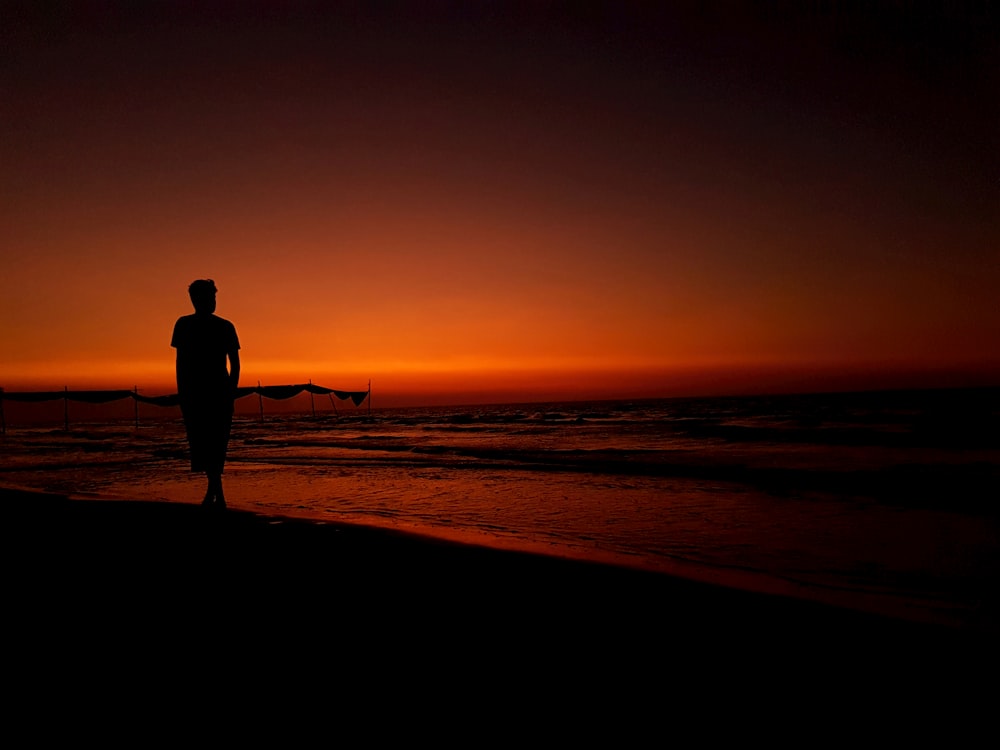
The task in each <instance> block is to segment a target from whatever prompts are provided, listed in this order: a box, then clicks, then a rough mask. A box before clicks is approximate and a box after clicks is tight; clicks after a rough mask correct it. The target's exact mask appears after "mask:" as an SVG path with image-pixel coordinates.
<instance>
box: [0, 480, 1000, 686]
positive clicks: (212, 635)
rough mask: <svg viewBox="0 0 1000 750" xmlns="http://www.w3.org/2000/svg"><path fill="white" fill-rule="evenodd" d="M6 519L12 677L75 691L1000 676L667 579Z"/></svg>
mask: <svg viewBox="0 0 1000 750" xmlns="http://www.w3.org/2000/svg"><path fill="white" fill-rule="evenodd" d="M0 501H2V503H3V509H4V510H3V513H4V517H5V519H6V523H5V524H4V548H5V552H6V557H7V565H6V566H5V567H6V573H7V580H8V585H7V597H6V601H7V612H8V616H7V621H8V622H7V624H8V628H7V630H8V643H9V644H11V646H12V651H11V654H12V655H13V657H14V658H13V662H14V663H17V664H18V665H19V667H20V668H23V669H24V670H25V671H24V673H23V679H25V680H28V681H33V680H39V681H40V682H41V683H44V684H51V681H52V680H53V678H54V676H55V675H59V680H60V685H61V687H62V688H63V689H67V684H69V685H75V688H74V689H82V690H86V689H87V687H86V686H87V685H88V684H89V682H88V681H89V679H90V676H92V675H93V673H94V672H95V670H96V671H98V672H100V673H101V674H103V675H105V676H107V675H109V674H113V675H116V678H115V680H116V684H118V685H119V686H123V685H124V686H128V685H134V686H136V688H137V689H140V686H149V684H150V683H154V684H156V685H157V686H158V687H159V688H160V689H162V687H163V685H166V684H172V681H177V680H179V681H180V682H181V684H182V685H184V684H187V685H188V686H189V687H190V688H191V689H198V690H202V689H206V676H205V673H206V671H207V673H208V674H209V675H214V677H213V676H210V677H208V678H207V683H209V684H210V683H212V682H213V681H216V680H222V681H224V682H225V683H226V684H227V685H230V686H233V685H235V686H236V687H242V688H244V689H250V688H249V686H250V685H257V686H258V688H259V689H266V690H269V691H273V690H277V689H279V688H280V686H282V685H284V686H286V689H288V690H296V691H301V690H307V689H309V688H308V686H309V685H317V686H319V688H321V689H322V688H323V687H324V686H326V687H329V686H330V685H331V681H332V684H335V685H338V686H340V687H343V686H344V685H353V686H354V687H355V688H357V689H358V690H376V691H378V693H379V695H380V696H382V698H380V699H383V698H385V695H386V694H387V693H394V694H397V695H398V694H399V693H398V692H397V691H400V690H404V692H405V691H413V690H415V691H416V692H415V693H412V697H413V699H419V698H427V694H426V692H425V691H427V690H433V691H439V692H438V693H435V694H439V693H440V691H442V690H444V691H446V693H444V694H447V695H449V696H450V699H455V698H464V699H471V698H472V697H473V696H475V695H482V694H483V691H484V690H487V691H496V690H499V689H501V686H504V685H509V684H510V683H512V682H513V683H515V684H516V686H517V687H516V695H517V696H519V697H518V699H517V700H526V699H527V696H535V697H536V698H537V697H538V696H554V695H560V696H564V697H565V696H566V695H567V694H575V695H586V696H588V697H589V699H590V700H598V696H603V697H602V698H600V699H599V702H600V701H605V700H620V699H622V698H623V696H631V698H630V700H631V699H632V698H634V699H637V700H638V699H641V700H642V701H644V702H647V703H648V702H649V701H651V700H652V701H654V702H655V701H658V700H661V699H665V698H666V696H667V695H670V694H676V693H683V694H685V695H687V696H688V697H689V698H690V696H691V695H692V694H700V693H701V691H704V690H706V689H708V690H710V694H711V696H712V698H711V699H712V700H724V699H725V698H724V696H729V697H730V698H734V697H735V696H740V698H739V700H740V701H746V700H748V699H751V700H753V699H760V697H761V692H760V691H762V690H768V691H772V692H770V693H768V695H776V694H775V693H774V692H773V691H775V690H777V691H779V692H780V693H783V694H784V695H785V696H786V698H787V697H789V696H794V695H799V696H800V697H803V699H805V696H806V695H808V696H809V698H808V700H809V702H810V703H812V702H813V701H814V700H815V699H816V691H822V692H824V693H826V694H829V695H834V694H838V695H844V693H843V691H844V690H847V691H848V693H849V694H850V695H851V696H852V698H851V700H852V701H854V700H857V696H858V695H859V691H864V692H865V693H867V694H877V695H880V696H883V697H882V698H880V699H879V700H883V699H884V697H885V696H887V695H892V696H898V695H899V690H900V689H901V688H905V689H908V690H914V691H916V692H918V693H919V694H920V695H924V696H926V695H927V694H928V691H931V692H934V691H941V692H942V694H951V695H953V694H954V693H955V690H956V689H962V688H963V686H965V685H968V684H971V683H969V682H968V681H969V680H973V679H974V678H975V677H976V675H982V674H983V673H984V672H988V671H989V669H990V667H991V665H995V663H996V660H995V647H996V646H995V633H991V632H990V631H989V630H984V631H974V630H969V631H964V630H963V631H955V630H953V629H949V628H942V627H940V626H931V625H926V624H920V623H912V622H902V621H897V620H890V619H885V618H880V617H875V616H871V615H867V614H862V613H857V612H851V611H847V610H841V609H834V608H830V607H826V606H822V605H819V604H816V603H811V602H804V601H795V600H791V599H784V598H776V597H770V596H764V595H761V594H755V593H749V592H744V591H739V590H735V589H729V588H724V587H718V586H712V585H707V584H703V583H697V582H692V581H687V580H682V579H677V578H672V577H669V576H665V575H662V574H652V573H644V572H639V571H635V570H630V569H624V568H617V567H611V566H604V565H596V564H588V563H584V562H579V561H569V560H562V559H556V558H549V557H542V556H534V555H528V554H521V553H514V552H509V551H498V550H492V549H486V548H478V547H470V546H463V545H458V544H453V543H448V542H442V541H437V540H433V539H428V538H423V537H418V536H412V535H407V534H402V533H397V532H394V531H390V530H384V529H375V528H367V527H360V526H347V525H333V524H323V523H317V522H311V521H305V520H296V519H282V518H268V517H264V516H259V515H254V514H251V513H247V512H242V511H232V510H230V511H226V512H223V513H213V512H209V511H205V510H203V509H202V508H201V507H200V506H198V505H186V504H173V503H156V502H138V501H117V500H100V499H81V498H67V497H63V496H56V495H43V494H38V493H33V492H29V491H20V490H12V489H7V490H3V491H2V492H0ZM195 675H197V677H196V676H195ZM845 680H846V681H848V682H847V683H846V687H845ZM404 685H405V686H407V687H406V688H405V689H404V688H403V687H402V686H404ZM264 686H266V688H264ZM181 689H182V690H183V689H187V688H181ZM885 691H891V692H888V693H887V692H885ZM637 705H638V704H637Z"/></svg>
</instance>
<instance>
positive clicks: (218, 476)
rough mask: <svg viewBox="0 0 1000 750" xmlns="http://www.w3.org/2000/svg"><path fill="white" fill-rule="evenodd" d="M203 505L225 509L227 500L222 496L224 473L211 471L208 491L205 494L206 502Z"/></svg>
mask: <svg viewBox="0 0 1000 750" xmlns="http://www.w3.org/2000/svg"><path fill="white" fill-rule="evenodd" d="M202 505H211V506H212V507H214V508H225V507H226V498H225V496H224V495H223V494H222V472H221V471H210V472H209V473H208V490H207V491H206V492H205V500H204V501H203V502H202Z"/></svg>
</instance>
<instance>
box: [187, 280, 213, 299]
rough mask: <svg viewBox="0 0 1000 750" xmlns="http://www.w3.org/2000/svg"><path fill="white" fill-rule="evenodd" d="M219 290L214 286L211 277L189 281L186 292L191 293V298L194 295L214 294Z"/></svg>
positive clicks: (200, 296)
mask: <svg viewBox="0 0 1000 750" xmlns="http://www.w3.org/2000/svg"><path fill="white" fill-rule="evenodd" d="M218 291H219V290H218V289H216V288H215V282H214V281H212V280H211V279H197V280H195V281H192V282H191V285H190V286H189V287H188V294H190V295H191V299H194V298H195V297H199V298H203V297H207V296H208V295H210V294H215V293H216V292H218Z"/></svg>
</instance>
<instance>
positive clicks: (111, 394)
mask: <svg viewBox="0 0 1000 750" xmlns="http://www.w3.org/2000/svg"><path fill="white" fill-rule="evenodd" d="M371 390H372V383H371V381H370V380H369V381H368V389H367V390H365V391H345V390H342V389H339V388H327V387H325V386H322V385H315V384H313V382H312V380H310V381H309V382H308V383H300V384H296V385H261V384H260V382H259V381H258V382H257V385H256V386H249V387H242V388H237V389H236V395H235V396H234V401H237V400H239V399H242V398H247V397H248V396H252V395H256V396H257V399H258V404H259V412H260V421H261V422H263V421H264V399H269V400H278V401H284V400H287V399H290V398H294V397H295V396H298V395H299V394H300V393H308V394H309V401H310V405H311V408H312V414H313V416H316V401H315V397H316V396H328V397H329V399H330V404H331V405H332V406H333V410H334V413H338V412H337V405H336V402H335V401H334V398H336V399H339V400H341V401H350V402H352V403H353V404H354V406H355V407H359V406H361V404H363V403H365V402H366V401H367V402H368V413H369V415H370V414H371ZM125 399H132V401H133V404H134V411H133V418H134V420H135V426H136V428H138V427H139V404H151V405H153V406H161V407H171V406H180V397H179V396H178V394H176V393H171V394H168V395H164V396H144V395H142V394H141V393H140V392H139V387H138V386H134V387H133V388H132V390H72V391H71V390H70V389H69V386H65V387H63V389H62V390H61V391H8V390H5V389H4V388H0V431H2V434H7V415H6V411H5V409H4V404H5V402H10V403H43V402H55V401H60V400H61V401H62V404H63V427H64V428H65V429H66V430H67V431H69V423H70V410H69V405H70V402H80V403H86V404H107V403H111V402H114V401H122V400H125Z"/></svg>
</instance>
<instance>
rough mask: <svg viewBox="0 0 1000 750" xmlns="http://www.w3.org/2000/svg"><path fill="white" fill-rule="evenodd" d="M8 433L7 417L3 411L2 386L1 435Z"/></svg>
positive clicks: (0, 405) (0, 392) (0, 389)
mask: <svg viewBox="0 0 1000 750" xmlns="http://www.w3.org/2000/svg"><path fill="white" fill-rule="evenodd" d="M6 434H7V417H5V416H4V413H3V388H0V435H6Z"/></svg>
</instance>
